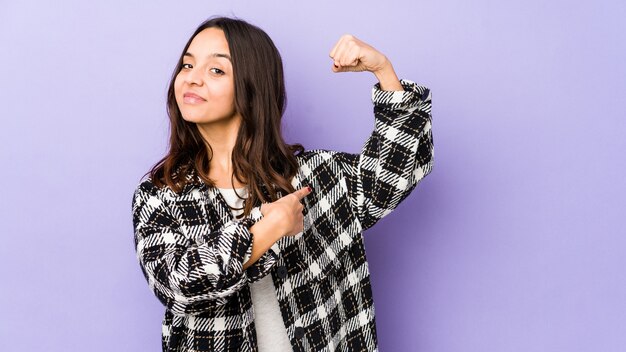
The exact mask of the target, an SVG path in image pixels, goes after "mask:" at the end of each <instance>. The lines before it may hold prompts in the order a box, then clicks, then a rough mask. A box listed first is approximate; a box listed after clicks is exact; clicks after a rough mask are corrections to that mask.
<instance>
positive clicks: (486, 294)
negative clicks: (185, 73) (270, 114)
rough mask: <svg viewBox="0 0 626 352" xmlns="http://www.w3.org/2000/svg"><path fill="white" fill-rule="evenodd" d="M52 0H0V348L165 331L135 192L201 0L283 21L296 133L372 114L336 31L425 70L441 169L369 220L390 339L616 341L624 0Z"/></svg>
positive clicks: (384, 338) (436, 347)
mask: <svg viewBox="0 0 626 352" xmlns="http://www.w3.org/2000/svg"><path fill="white" fill-rule="evenodd" d="M63 3H64V4H63V5H58V4H54V5H53V4H52V3H50V4H48V3H45V2H40V3H36V2H32V1H19V2H18V1H4V2H1V3H0V77H1V81H2V84H1V85H0V87H1V88H0V89H1V90H2V91H1V94H0V103H1V106H2V113H1V119H2V127H0V162H1V165H2V166H1V167H2V169H1V172H0V180H1V181H2V184H3V185H4V190H3V192H2V195H1V196H0V219H1V223H2V228H1V229H0V236H1V237H0V280H1V286H0V345H1V346H2V347H0V349H1V350H2V351H41V350H46V351H157V350H159V348H160V324H161V319H162V316H163V307H162V306H161V305H160V303H159V302H158V301H157V299H156V298H155V297H154V296H153V295H152V294H151V293H150V291H149V289H148V285H147V283H146V282H145V280H144V278H143V276H142V274H141V271H140V269H139V265H138V263H137V260H136V258H135V252H134V248H133V233H132V222H131V209H130V202H131V196H132V191H133V190H134V187H135V186H136V185H137V183H138V180H139V178H140V176H141V175H142V174H143V173H144V172H146V171H147V170H148V168H149V167H150V166H151V165H152V164H153V163H154V162H156V161H157V160H158V158H159V157H160V156H161V155H162V154H163V153H164V151H165V147H166V138H167V121H166V115H165V108H164V100H165V99H164V96H165V90H166V86H167V82H168V79H169V76H170V74H171V71H172V69H173V67H174V64H175V61H176V59H177V57H178V55H179V53H180V50H181V49H182V46H183V45H184V43H185V41H186V40H187V38H188V36H189V35H190V34H191V33H192V31H193V30H194V28H195V27H196V26H197V25H198V24H199V23H200V22H201V21H202V20H203V19H205V18H206V17H208V16H210V15H214V14H225V15H232V14H234V15H237V16H239V17H241V18H244V19H247V20H249V21H251V22H253V23H255V24H257V25H259V26H260V27H261V28H264V29H265V30H266V31H267V32H268V33H269V34H270V35H271V36H272V38H274V40H275V42H276V44H277V46H278V47H279V49H280V50H281V52H282V54H283V58H284V61H285V66H286V73H287V84H288V97H289V110H288V112H287V115H286V121H285V123H286V128H285V132H286V134H287V137H288V140H290V141H292V142H293V141H300V142H302V143H304V144H305V146H306V147H307V148H318V147H319V148H327V149H335V150H344V151H352V152H356V151H358V150H359V149H360V146H361V144H362V142H363V141H364V139H365V137H366V136H367V135H368V133H369V131H370V130H371V129H372V128H373V116H372V113H371V104H370V102H369V99H370V97H369V94H370V87H371V85H372V84H373V83H375V79H374V77H373V76H372V75H370V74H366V73H362V74H333V73H332V72H331V71H330V65H331V62H330V60H329V58H328V52H329V51H330V49H331V47H332V45H333V44H334V43H335V41H336V40H337V39H338V38H339V36H340V35H342V34H344V33H352V34H354V35H356V36H357V37H359V38H361V39H363V40H365V41H367V42H369V43H371V44H372V45H374V46H375V47H377V48H378V49H380V50H381V51H383V52H384V53H385V54H387V56H388V57H389V58H390V59H391V60H392V62H393V63H394V66H395V68H396V71H397V72H398V74H399V75H400V76H401V77H404V78H408V79H412V80H415V81H418V82H420V83H422V84H424V85H427V86H429V87H430V88H431V89H432V92H433V103H434V107H433V131H434V142H435V150H436V152H435V168H434V171H433V173H432V174H431V175H430V176H428V177H427V178H426V179H425V180H424V181H423V182H422V183H421V184H420V186H419V187H418V189H417V190H416V191H415V192H414V193H413V194H412V195H411V197H410V198H409V199H407V200H406V201H405V202H404V203H403V204H402V205H401V206H400V207H399V208H398V209H397V210H396V211H395V212H394V214H392V215H390V216H389V217H387V218H385V219H384V220H383V221H381V223H379V224H378V225H377V226H376V227H375V228H373V229H371V230H370V231H368V232H367V233H366V234H365V238H366V245H367V253H368V258H369V263H370V269H371V272H372V282H373V289H374V297H375V301H376V313H377V321H378V332H379V340H380V349H381V351H434V352H456V351H463V352H471V351H477V352H478V351H481V352H482V351H524V352H528V351H624V350H626V303H625V302H626V280H625V279H626V274H624V273H625V271H624V268H625V267H626V255H625V254H626V253H625V252H626V250H625V248H626V240H625V239H624V238H625V237H624V235H625V234H626V231H625V229H626V226H625V225H624V221H623V215H624V213H625V210H626V203H625V198H626V182H625V181H624V173H625V172H626V158H625V157H624V150H626V119H625V112H626V103H625V102H624V97H623V96H624V94H625V93H626V65H625V64H624V63H625V62H626V40H625V38H624V33H626V25H624V22H623V19H624V18H626V5H624V2H623V1H600V2H589V1H586V2H582V1H574V2H572V1H551V2H546V1H541V0H526V1H520V0H516V1H506V2H498V1H486V0H477V1H473V2H468V1H459V0H443V1H431V2H423V1H408V0H406V1H395V2H393V1H391V2H371V3H370V4H367V3H366V2H363V1H347V2H346V1H343V2H332V5H331V2H328V5H320V4H318V3H317V2H305V3H303V4H299V5H288V4H289V3H290V2H286V1H285V2H284V3H279V2H277V1H262V2H249V3H246V2H239V1H237V2H232V3H228V4H216V3H215V2H210V1H196V2H186V3H175V2H165V1H160V2H154V3H152V2H150V3H149V4H148V3H147V2H146V3H143V4H142V5H139V4H138V2H133V3H131V2H129V1H107V2H97V3H92V2H86V1H65V2H63ZM346 132H348V133H346ZM620 214H621V216H620Z"/></svg>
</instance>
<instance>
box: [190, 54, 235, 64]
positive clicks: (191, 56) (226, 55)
mask: <svg viewBox="0 0 626 352" xmlns="http://www.w3.org/2000/svg"><path fill="white" fill-rule="evenodd" d="M183 56H187V57H190V58H192V59H193V58H194V56H193V54H192V53H190V52H186V53H185V54H184V55H183ZM207 57H223V58H225V59H228V61H231V62H232V59H231V58H230V55H228V54H221V53H211V54H209V55H207Z"/></svg>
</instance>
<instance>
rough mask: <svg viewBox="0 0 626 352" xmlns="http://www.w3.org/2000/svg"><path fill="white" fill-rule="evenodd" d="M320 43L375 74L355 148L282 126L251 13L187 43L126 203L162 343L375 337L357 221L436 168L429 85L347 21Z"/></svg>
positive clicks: (314, 344)
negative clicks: (151, 147) (317, 141)
mask: <svg viewBox="0 0 626 352" xmlns="http://www.w3.org/2000/svg"><path fill="white" fill-rule="evenodd" d="M330 57H331V59H332V70H333V71H334V72H346V71H369V72H372V73H374V75H375V76H376V78H377V79H378V81H379V83H377V84H376V85H375V86H374V88H373V93H372V100H373V103H374V115H375V126H376V128H375V130H374V131H373V132H372V134H371V136H370V137H369V139H368V140H367V142H366V143H365V146H364V147H363V150H362V152H361V153H360V154H348V153H341V152H334V151H326V150H311V151H304V148H303V147H302V146H301V145H287V144H286V143H285V142H284V140H283V138H282V136H281V132H280V121H281V117H282V114H283V110H284V102H285V87H284V81H283V71H282V62H281V58H280V55H279V53H278V51H277V49H276V47H275V46H274V44H273V43H272V41H271V39H270V38H269V37H268V36H267V34H265V32H263V31H262V30H261V29H259V28H257V27H255V26H252V25H250V24H248V23H246V22H244V21H241V20H237V19H230V18H213V19H210V20H208V21H206V22H204V23H202V24H201V25H200V26H199V27H198V29H197V30H196V31H195V32H194V34H193V35H192V36H191V38H190V39H189V41H188V43H187V45H186V46H185V48H184V50H183V53H182V55H181V57H180V60H179V61H178V64H177V65H176V69H175V70H174V75H173V77H172V81H171V84H170V87H169V91H168V102H167V106H168V114H169V116H170V122H171V136H170V149H169V152H168V154H167V155H166V156H165V157H164V158H163V159H162V160H161V161H160V162H158V163H157V164H156V165H155V166H154V167H153V168H152V170H151V171H150V172H149V174H150V176H149V177H148V178H147V179H146V180H144V181H143V182H141V183H140V184H139V185H138V187H137V189H136V191H135V193H134V197H133V205H132V207H133V225H134V231H135V244H136V250H137V257H138V259H139V263H140V266H141V269H142V271H143V273H144V275H145V277H146V279H147V281H148V283H149V286H150V288H151V289H152V290H153V291H154V293H155V295H156V296H157V297H158V299H159V300H160V301H161V302H162V303H163V304H164V305H165V307H166V310H165V317H164V319H163V335H162V343H163V350H164V351H257V350H260V351H292V350H293V351H326V350H330V351H332V350H342V351H372V350H376V349H377V339H376V329H375V319H374V307H373V301H372V293H371V288H370V279H369V271H368V267H367V262H366V259H365V251H364V247H363V240H362V231H363V230H365V229H367V228H369V227H371V226H372V225H374V224H375V223H376V222H377V221H378V220H379V219H381V218H382V217H383V216H385V215H387V214H388V213H389V212H391V211H392V210H393V209H394V208H395V207H396V206H397V205H398V204H399V203H400V202H401V201H402V200H403V199H405V198H406V197H407V196H408V195H409V193H410V192H411V191H412V190H413V189H414V188H415V186H416V185H417V183H418V182H419V181H420V180H421V179H422V178H423V177H424V176H425V175H426V174H428V173H429V172H430V170H431V167H432V158H433V145H432V134H431V130H430V118H431V116H430V115H431V114H430V111H431V102H430V93H429V90H428V89H426V88H425V87H422V86H418V85H416V84H415V83H413V82H410V81H399V80H398V78H397V76H396V74H395V73H394V70H393V67H392V65H391V63H390V62H389V61H388V60H387V58H386V57H385V56H384V55H383V54H382V53H380V52H378V51H377V50H375V49H374V48H372V47H371V46H369V45H367V44H365V43H364V42H362V41H360V40H359V39H357V38H355V37H353V36H350V35H346V36H343V37H341V39H339V41H338V42H337V43H336V45H335V46H334V48H333V49H332V50H331V52H330Z"/></svg>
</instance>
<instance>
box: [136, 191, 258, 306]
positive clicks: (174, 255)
mask: <svg viewBox="0 0 626 352" xmlns="http://www.w3.org/2000/svg"><path fill="white" fill-rule="evenodd" d="M132 211H133V227H134V238H135V249H136V253H137V258H138V260H139V264H140V266H141V270H142V272H143V274H144V276H145V278H146V280H147V281H148V284H149V286H150V289H151V290H152V291H153V292H154V293H155V295H156V296H157V298H158V299H159V300H160V301H161V302H162V303H163V304H164V305H165V306H166V307H167V308H168V309H169V310H170V311H171V312H172V313H173V314H178V315H182V314H191V315H196V314H201V313H203V312H205V311H208V310H211V309H214V308H215V306H217V305H221V304H224V303H226V302H227V301H228V297H229V296H230V295H232V294H233V293H235V292H237V291H238V290H240V289H241V288H242V287H243V286H244V285H245V284H246V280H247V279H246V277H245V273H244V271H243V263H244V262H246V261H247V260H248V259H249V257H250V255H251V253H252V234H251V233H250V231H249V228H248V226H247V225H246V224H244V223H243V222H236V221H231V222H228V223H227V224H226V225H225V226H224V227H223V228H222V229H221V230H220V231H216V232H211V233H204V234H199V235H197V236H194V238H189V236H185V235H183V233H182V232H181V231H180V224H179V223H178V221H177V220H176V218H175V217H174V216H173V214H172V210H171V209H170V208H169V207H168V205H167V204H166V202H165V201H163V200H162V199H161V198H160V196H159V193H158V191H157V189H156V187H155V186H154V185H153V184H152V183H151V181H145V182H143V183H142V184H141V185H139V186H138V187H137V189H136V190H135V193H134V196H133V201H132Z"/></svg>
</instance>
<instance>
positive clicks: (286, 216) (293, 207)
mask: <svg viewBox="0 0 626 352" xmlns="http://www.w3.org/2000/svg"><path fill="white" fill-rule="evenodd" d="M309 193H311V188H310V187H304V188H301V189H299V190H296V191H295V192H293V193H290V194H288V195H286V196H284V197H282V198H279V199H278V200H276V201H274V202H271V203H264V204H263V205H261V214H263V218H268V219H272V221H273V222H274V223H275V224H276V227H277V228H278V229H279V231H280V233H281V237H282V236H294V235H296V234H298V233H300V232H302V231H303V230H304V215H303V214H302V210H303V209H304V207H303V205H302V203H301V202H300V201H301V200H302V199H303V198H304V197H306V196H307V195H309Z"/></svg>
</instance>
